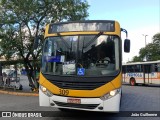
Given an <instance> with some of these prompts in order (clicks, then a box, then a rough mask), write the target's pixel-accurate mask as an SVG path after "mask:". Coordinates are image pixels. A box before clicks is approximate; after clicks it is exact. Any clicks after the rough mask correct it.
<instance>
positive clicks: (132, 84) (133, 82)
mask: <svg viewBox="0 0 160 120" xmlns="http://www.w3.org/2000/svg"><path fill="white" fill-rule="evenodd" d="M130 85H131V86H135V85H136V80H135V78H130Z"/></svg>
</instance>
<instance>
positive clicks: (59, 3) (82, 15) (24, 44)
mask: <svg viewBox="0 0 160 120" xmlns="http://www.w3.org/2000/svg"><path fill="white" fill-rule="evenodd" d="M88 7H89V5H88V3H87V1H85V0H83V1H82V0H0V9H1V11H0V12H1V18H0V25H1V28H0V30H1V31H0V34H1V35H0V37H1V38H0V39H1V42H0V47H1V55H4V56H6V58H7V59H10V58H11V56H13V55H15V54H16V55H18V56H19V57H20V59H23V61H24V66H25V69H26V71H27V76H28V80H29V83H30V85H31V86H32V87H33V88H37V82H36V79H35V74H36V73H35V71H36V69H37V66H38V62H37V61H38V60H39V59H40V55H41V50H42V45H43V34H44V30H43V29H44V26H45V25H46V24H48V23H50V22H52V23H55V22H61V21H73V20H84V19H86V17H87V16H88V13H87V9H88ZM37 36H41V37H42V39H41V41H40V42H39V47H38V48H37V49H36V50H34V49H33V44H34V38H35V37H37ZM30 60H32V62H31V61H30Z"/></svg>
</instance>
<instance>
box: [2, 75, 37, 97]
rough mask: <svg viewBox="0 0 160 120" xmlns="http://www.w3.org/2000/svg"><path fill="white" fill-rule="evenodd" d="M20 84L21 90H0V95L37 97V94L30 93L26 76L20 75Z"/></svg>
mask: <svg viewBox="0 0 160 120" xmlns="http://www.w3.org/2000/svg"><path fill="white" fill-rule="evenodd" d="M18 77H20V84H21V85H22V86H23V89H22V90H14V89H5V90H4V89H3V88H1V89H0V93H3V94H11V95H22V96H38V92H33V91H31V87H30V86H29V81H28V78H27V76H25V75H20V76H18Z"/></svg>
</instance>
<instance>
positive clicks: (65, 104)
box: [54, 101, 99, 109]
mask: <svg viewBox="0 0 160 120" xmlns="http://www.w3.org/2000/svg"><path fill="white" fill-rule="evenodd" d="M54 103H55V104H56V105H58V106H61V107H72V108H82V109H95V108H96V107H97V106H98V105H99V104H75V103H63V102H58V101H54Z"/></svg>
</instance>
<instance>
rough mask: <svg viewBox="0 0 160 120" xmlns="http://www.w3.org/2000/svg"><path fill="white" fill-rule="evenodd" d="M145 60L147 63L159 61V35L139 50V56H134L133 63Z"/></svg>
mask: <svg viewBox="0 0 160 120" xmlns="http://www.w3.org/2000/svg"><path fill="white" fill-rule="evenodd" d="M145 58H146V60H147V61H155V60H160V33H157V34H155V35H154V36H153V38H152V43H149V44H148V45H146V47H144V48H141V49H140V51H139V56H134V57H133V62H140V61H143V60H144V59H145Z"/></svg>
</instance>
